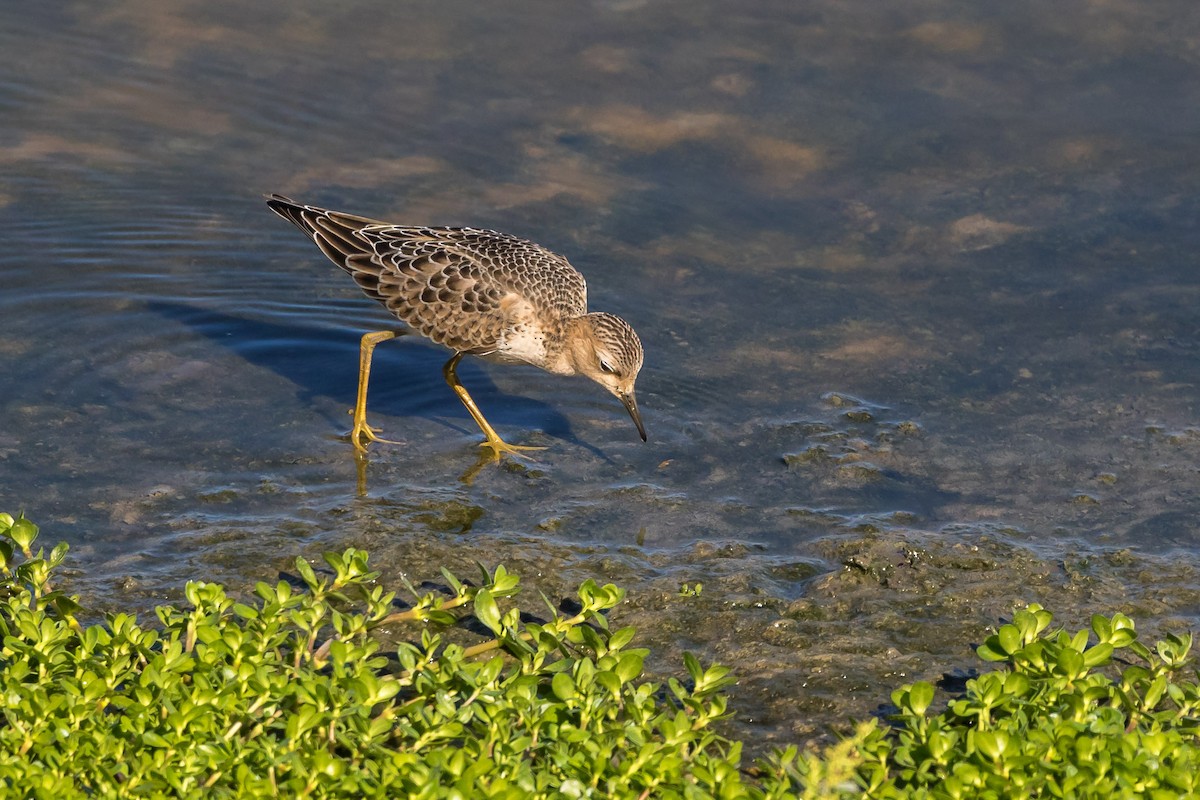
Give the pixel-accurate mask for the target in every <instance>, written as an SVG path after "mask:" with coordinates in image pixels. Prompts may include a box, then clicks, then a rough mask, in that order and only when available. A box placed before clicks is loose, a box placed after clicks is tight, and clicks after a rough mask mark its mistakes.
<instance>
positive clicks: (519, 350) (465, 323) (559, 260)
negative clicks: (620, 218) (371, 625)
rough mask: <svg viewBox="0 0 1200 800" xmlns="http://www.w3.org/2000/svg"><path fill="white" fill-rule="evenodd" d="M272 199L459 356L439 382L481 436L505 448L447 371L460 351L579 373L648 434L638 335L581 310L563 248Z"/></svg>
mask: <svg viewBox="0 0 1200 800" xmlns="http://www.w3.org/2000/svg"><path fill="white" fill-rule="evenodd" d="M267 205H268V206H270V208H271V210H273V211H274V212H275V213H277V214H279V215H280V216H281V217H284V218H285V219H287V220H289V221H291V222H292V223H294V224H295V225H296V226H297V227H298V228H300V229H301V230H302V231H304V232H305V233H306V234H308V235H309V236H311V237H312V239H313V241H314V242H316V244H317V246H318V247H319V248H320V249H321V252H323V253H324V254H325V255H326V256H327V257H328V258H329V259H330V260H331V261H333V262H334V263H335V264H337V265H338V266H339V267H341V268H342V269H344V270H345V271H346V272H348V273H349V274H350V275H351V277H353V278H354V280H355V282H356V283H357V284H358V285H359V287H361V288H362V290H363V292H364V293H366V295H367V296H368V297H372V298H374V299H376V300H378V301H379V302H381V303H383V305H384V306H386V307H387V309H388V310H389V311H390V312H392V314H394V315H395V316H396V317H397V318H398V319H400V320H402V321H403V322H404V323H406V324H407V325H408V326H409V328H411V329H412V330H413V331H415V332H417V333H419V334H421V335H422V336H425V337H427V338H429V339H431V340H433V341H434V342H437V343H438V344H442V345H445V346H446V347H449V348H450V349H452V350H453V351H454V352H455V357H454V358H453V359H451V362H449V363H447V365H446V380H447V381H448V382H449V383H450V385H451V386H452V387H453V388H454V389H455V391H456V392H457V393H458V394H459V397H460V399H462V400H463V402H464V404H466V405H467V408H468V410H469V411H471V414H472V416H474V417H475V419H476V422H478V423H479V424H480V427H481V428H482V429H483V431H484V433H485V434H486V435H487V437H488V442H485V444H489V443H491V445H490V446H493V448H494V449H498V448H496V444H495V443H498V444H499V445H504V443H503V442H502V441H500V440H499V437H498V436H495V434H494V431H492V430H491V428H490V426H489V425H487V423H486V421H485V420H483V418H482V415H481V414H479V412H478V409H477V408H475V407H474V402H473V401H471V400H470V396H469V395H467V394H466V390H465V389H462V387H461V384H459V383H458V381H457V377H455V375H454V368H455V366H456V365H457V363H458V359H459V358H461V357H462V355H465V354H470V355H477V356H482V357H484V358H488V359H491V360H495V361H500V362H504V363H527V364H532V365H534V366H537V367H541V368H542V369H545V370H547V371H549V372H553V373H556V374H560V375H575V374H582V375H586V376H587V377H589V378H591V379H592V380H595V381H596V382H597V383H600V384H601V385H603V386H604V387H605V388H606V389H608V390H609V391H610V392H612V393H613V394H614V395H616V396H617V397H618V398H620V399H621V401H622V403H624V404H625V406H626V408H627V409H628V410H629V413H630V415H631V416H632V417H633V419H634V422H635V423H636V424H637V426H638V431H639V433H640V434H641V435H642V438H643V439H645V438H646V437H645V431H644V429H643V428H642V424H641V417H640V415H639V414H638V411H637V404H636V401H635V400H634V395H633V387H634V381H635V380H636V378H637V374H638V371H639V370H640V369H641V366H642V345H641V342H640V341H639V339H638V337H637V334H636V333H635V332H634V330H633V328H632V327H630V326H629V324H628V323H626V322H625V321H624V320H622V319H620V318H619V317H615V316H613V315H611V314H604V313H601V312H593V313H588V311H587V284H586V283H585V282H584V279H583V276H582V275H580V274H579V272H578V271H576V269H575V268H574V267H572V266H571V264H570V263H569V262H568V261H567V260H566V259H565V258H563V257H562V256H560V255H558V254H557V253H553V252H551V251H550V250H547V249H546V248H544V247H542V246H541V245H538V244H534V243H533V242H530V241H526V240H524V239H520V238H518V237H516V236H510V235H509V234H506V233H499V232H497V231H490V230H481V229H477V228H435V227H412V226H404V225H394V224H390V223H386V222H381V221H379V220H374V219H369V218H367V217H361V216H357V215H354V214H346V213H343V212H340V211H330V210H328V209H323V208H318V207H316V206H309V205H303V204H301V203H296V202H293V201H292V200H289V199H288V198H286V197H282V196H280V195H271V196H270V198H269V199H268V201H267ZM369 337H373V338H371V341H370V342H369V343H368V338H369ZM383 338H386V337H383ZM378 341H382V338H381V335H380V334H368V337H364V340H363V362H362V367H361V371H360V390H359V391H360V400H359V406H358V407H357V408H356V414H355V431H354V433H353V434H352V435H353V437H354V441H355V446H356V447H357V448H359V449H360V450H362V449H363V447H365V445H362V446H360V443H359V434H360V432H361V434H362V436H363V438H366V439H367V440H368V441H372V440H375V439H376V438H377V437H374V436H373V433H372V430H371V429H370V428H369V426H367V425H366V422H365V403H366V400H365V392H366V387H365V382H366V379H367V373H368V372H369V369H370V367H369V364H370V352H371V349H372V348H373V347H374V346H375V344H376V343H378ZM493 439H495V442H494V443H493ZM504 447H505V448H509V449H511V446H508V445H504ZM498 451H499V450H498Z"/></svg>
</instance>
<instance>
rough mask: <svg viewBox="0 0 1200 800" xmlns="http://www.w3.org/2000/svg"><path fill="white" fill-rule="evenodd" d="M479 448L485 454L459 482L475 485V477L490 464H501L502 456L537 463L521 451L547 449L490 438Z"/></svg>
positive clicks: (480, 455) (480, 444) (480, 456)
mask: <svg viewBox="0 0 1200 800" xmlns="http://www.w3.org/2000/svg"><path fill="white" fill-rule="evenodd" d="M479 446H480V447H482V448H483V452H482V453H480V454H479V460H478V461H476V462H475V464H474V465H473V466H472V467H471V468H470V469H468V470H467V471H466V472H464V473H463V474H462V476H461V477H460V478H459V480H461V481H462V482H463V483H465V484H467V485H470V484H471V483H473V482H474V481H475V477H476V476H477V475H478V474H479V473H480V472H481V471H482V470H483V468H484V467H486V466H487V465H488V464H499V463H500V458H501V456H504V455H510V456H513V457H515V458H523V459H525V460H526V461H533V462H534V463H537V459H535V458H533V457H532V456H527V455H525V454H524V453H523V452H521V451H522V450H545V449H546V448H544V447H533V446H531V445H520V444H509V443H508V442H506V441H504V440H503V439H500V438H496V439H491V438H489V439H487V440H486V441H483V442H480V443H479Z"/></svg>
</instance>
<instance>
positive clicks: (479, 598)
mask: <svg viewBox="0 0 1200 800" xmlns="http://www.w3.org/2000/svg"><path fill="white" fill-rule="evenodd" d="M475 617H476V618H477V619H478V620H479V621H480V622H482V623H483V624H484V625H486V626H487V627H488V629H490V630H491V631H492V633H494V634H496V635H497V636H499V635H500V634H502V633H504V627H503V626H502V625H501V624H500V607H499V606H497V605H496V599H495V598H494V597H492V593H491V592H490V591H488V590H487V589H480V590H479V591H477V592H476V593H475Z"/></svg>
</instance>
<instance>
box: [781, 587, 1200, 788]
mask: <svg viewBox="0 0 1200 800" xmlns="http://www.w3.org/2000/svg"><path fill="white" fill-rule="evenodd" d="M1051 622H1052V617H1051V615H1050V613H1049V612H1048V611H1046V610H1045V609H1043V608H1042V607H1041V606H1039V605H1030V606H1027V607H1026V608H1024V609H1021V610H1019V611H1017V612H1016V613H1015V614H1014V615H1013V620H1012V622H1011V623H1009V624H1006V625H1003V626H1001V628H1000V629H999V630H998V631H997V632H996V633H995V634H994V635H992V636H989V637H988V638H987V641H985V642H984V644H983V645H981V646H980V647H979V648H978V653H979V655H980V657H981V658H983V659H984V660H986V661H991V662H997V663H999V664H1002V665H1003V666H1004V669H1002V670H998V671H995V672H988V673H985V674H982V675H980V676H978V677H976V678H974V679H972V680H969V681H967V684H966V691H965V692H964V693H963V694H962V695H961V696H958V697H953V698H951V699H950V700H949V702H948V705H947V707H946V709H945V710H944V711H943V712H941V713H939V714H935V715H931V714H930V708H931V707H932V705H933V703H934V700H935V696H936V693H935V691H934V687H933V686H931V685H930V684H928V683H923V682H922V683H915V684H912V685H910V686H904V687H902V688H900V689H898V690H896V691H895V692H893V693H892V702H893V703H894V704H895V706H896V708H897V709H898V713H897V714H896V715H895V717H894V721H895V722H896V728H895V729H894V730H891V731H885V730H882V729H880V728H878V727H876V726H870V727H868V728H865V729H863V728H860V730H859V732H858V734H857V736H856V738H855V739H854V745H855V749H856V751H857V752H858V753H859V754H860V756H861V757H862V763H861V764H860V765H859V766H858V768H857V771H856V786H855V787H854V789H853V790H848V791H845V792H842V793H841V794H843V796H855V795H858V794H860V793H861V794H862V795H865V796H867V797H880V798H890V797H936V798H978V797H996V798H1004V797H1072V798H1121V797H1129V798H1134V797H1150V798H1175V797H1192V796H1196V795H1197V794H1200V749H1198V747H1197V745H1198V744H1200V739H1198V732H1200V688H1198V686H1197V682H1196V672H1195V670H1194V669H1192V668H1190V666H1189V665H1190V661H1189V658H1188V653H1189V651H1190V649H1191V644H1192V639H1191V636H1190V635H1171V636H1168V637H1167V639H1165V640H1164V641H1161V642H1159V643H1158V644H1157V645H1156V646H1155V648H1154V649H1153V650H1151V649H1150V648H1147V647H1146V646H1145V645H1143V644H1141V643H1140V642H1138V641H1137V636H1136V633H1135V631H1134V624H1133V621H1132V620H1130V619H1129V618H1128V617H1126V616H1125V615H1123V614H1116V615H1114V616H1112V617H1103V616H1100V615H1096V616H1094V617H1093V618H1092V621H1091V629H1090V631H1089V630H1081V631H1077V632H1076V633H1074V634H1069V633H1067V632H1066V631H1064V630H1058V631H1053V632H1051V631H1050V629H1049V628H1050V624H1051ZM1116 658H1119V659H1120V660H1121V663H1122V664H1123V665H1124V668H1123V669H1121V670H1119V671H1117V670H1115V669H1107V670H1106V669H1104V668H1106V667H1110V665H1113V663H1114V660H1115V659H1116ZM796 772H797V782H799V783H805V782H809V781H811V778H812V776H814V775H816V774H818V773H817V772H816V771H815V770H814V769H813V767H812V766H811V765H809V764H806V763H804V762H801V763H799V768H798V769H797V771H796Z"/></svg>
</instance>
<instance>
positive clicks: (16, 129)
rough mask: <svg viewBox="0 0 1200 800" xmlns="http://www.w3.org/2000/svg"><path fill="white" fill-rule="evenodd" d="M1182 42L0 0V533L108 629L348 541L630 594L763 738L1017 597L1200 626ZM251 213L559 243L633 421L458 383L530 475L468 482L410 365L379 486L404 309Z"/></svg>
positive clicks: (1135, 6) (622, 8)
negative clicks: (61, 551)
mask: <svg viewBox="0 0 1200 800" xmlns="http://www.w3.org/2000/svg"><path fill="white" fill-rule="evenodd" d="M1198 43H1200V19H1198V18H1197V15H1196V14H1195V12H1194V9H1193V7H1192V4H1191V3H1190V2H1185V0H1162V2H1153V3H1123V2H1082V1H1081V2H1072V1H1071V0H1068V2H1065V3H1058V4H1053V5H1046V4H1037V3H1006V4H994V3H982V2H980V3H974V2H969V3H942V2H919V3H918V2H902V3H889V4H883V5H881V4H878V3H865V2H864V3H857V2H849V3H847V2H812V3H803V4H797V3H795V2H791V1H790V0H789V1H787V2H779V1H778V0H768V1H764V2H750V3H737V4H731V3H712V2H707V0H689V1H688V2H639V0H631V1H630V2H615V1H614V2H592V3H580V4H545V3H513V2H498V3H482V4H481V3H471V2H449V3H441V4H438V5H436V7H435V6H434V5H431V4H409V3H390V2H370V1H367V2H359V3H354V4H351V5H348V6H345V7H340V6H339V7H334V6H331V5H329V4H318V3H308V2H304V3H282V2H259V3H254V4H245V3H225V2H211V1H210V2H204V3H199V2H184V3H171V4H164V3H158V2H149V1H148V0H117V1H116V2H112V3H107V4H104V5H103V7H102V10H98V9H97V7H95V6H94V5H93V4H88V3H73V2H64V3H55V4H38V5H34V6H30V7H29V8H27V9H26V10H25V11H24V13H23V15H22V16H21V17H20V18H14V19H10V20H8V21H7V22H6V24H5V26H3V28H0V231H2V233H0V241H3V244H4V246H3V248H0V287H2V290H0V321H2V324H0V365H2V368H3V379H4V387H5V388H4V391H3V392H0V508H3V509H5V510H11V511H14V512H15V511H17V510H19V509H25V510H26V511H27V512H28V514H29V515H30V516H31V517H32V518H33V519H34V520H35V521H37V522H39V523H40V524H41V525H42V528H43V531H44V534H45V535H46V536H47V537H48V539H49V541H51V542H53V541H57V540H59V539H65V540H67V541H69V542H70V543H71V545H72V552H73V554H74V560H73V561H72V562H71V563H72V565H73V566H74V568H75V572H74V574H73V577H72V581H73V591H78V592H80V593H81V594H83V595H84V597H85V599H86V600H87V601H88V602H89V603H90V605H91V606H93V607H98V608H134V609H142V610H144V609H147V608H149V607H151V606H152V605H153V604H155V603H157V602H161V601H163V600H172V599H176V598H178V597H179V595H180V589H181V586H182V583H183V581H185V580H187V579H189V578H208V579H216V580H221V581H225V582H227V583H229V584H230V585H231V586H234V587H245V586H249V585H251V584H252V583H253V581H255V580H260V579H268V580H273V579H274V578H275V577H276V576H277V575H278V574H279V571H280V570H286V569H287V565H288V563H290V561H291V560H293V559H294V558H295V557H296V556H297V555H305V556H309V557H312V556H314V555H316V554H318V553H319V552H320V551H321V550H323V549H333V548H343V547H347V546H359V547H366V548H369V549H370V550H371V551H372V553H373V560H374V562H375V563H376V564H377V565H378V566H379V567H380V569H381V570H383V572H384V579H385V580H388V579H395V578H397V577H398V576H399V575H401V574H403V575H408V576H410V577H414V578H425V577H429V576H436V574H437V568H438V567H439V566H440V565H443V564H446V565H449V566H451V567H453V568H454V569H456V570H462V571H464V572H466V571H469V570H470V569H471V567H470V565H471V564H472V562H473V561H474V560H479V561H481V562H483V563H485V564H487V565H494V564H496V563H501V562H503V563H505V564H506V565H507V566H509V567H510V568H512V569H515V570H516V571H518V572H520V573H521V574H522V575H523V576H524V577H525V579H526V581H527V583H529V584H530V585H531V588H536V589H540V590H542V591H545V592H546V593H547V594H548V595H549V596H552V597H553V596H555V595H565V594H568V593H569V592H570V590H571V589H572V588H573V586H575V585H577V584H578V583H579V582H580V581H581V580H583V579H585V578H588V577H595V578H597V579H601V580H612V581H616V582H618V583H620V584H621V585H623V586H625V587H627V588H628V589H629V590H630V591H629V600H628V603H627V604H626V606H625V607H624V609H623V610H622V611H621V612H619V613H621V614H623V615H624V618H625V620H626V621H630V622H632V623H633V624H635V625H638V626H639V628H641V629H642V630H643V631H644V635H645V641H646V642H647V643H649V644H651V645H653V646H654V647H655V648H656V652H657V653H658V654H660V655H661V656H662V658H661V659H659V661H658V662H657V663H656V667H655V668H656V669H662V670H674V669H675V668H676V665H677V664H678V651H680V650H684V649H690V650H694V651H698V652H700V653H701V654H702V655H703V656H704V657H705V658H709V659H720V660H723V661H725V662H727V663H730V664H732V665H734V666H735V668H736V669H737V670H738V674H739V675H740V676H741V679H742V680H741V683H740V684H739V686H738V688H737V690H736V693H735V698H734V700H735V707H736V708H737V709H738V712H739V714H738V717H737V722H738V723H739V724H741V725H743V726H745V728H746V730H747V731H749V732H751V733H752V734H753V735H755V736H757V737H758V740H759V741H763V742H767V741H773V740H783V739H788V738H791V737H794V735H796V734H800V735H806V734H808V733H811V732H813V731H820V730H823V729H824V727H825V726H826V725H827V724H828V723H829V721H830V720H831V719H833V718H835V717H836V715H837V714H839V713H843V712H851V713H859V714H862V713H868V712H869V711H871V710H872V709H873V708H874V707H875V706H876V705H877V704H878V703H879V702H881V701H883V700H885V699H886V697H887V693H888V691H889V690H890V688H891V687H892V686H894V685H896V684H897V683H899V682H901V681H903V680H909V679H913V678H917V677H923V678H932V679H936V678H937V677H938V676H939V675H941V674H942V673H943V672H947V671H954V670H956V669H966V668H969V667H971V666H973V665H974V663H975V662H974V659H973V655H972V653H971V652H970V648H969V647H968V646H967V643H969V642H971V641H978V639H979V638H980V637H981V636H983V635H984V634H985V632H986V630H987V628H988V626H989V625H994V624H995V622H996V621H997V620H998V619H1000V618H1001V617H1003V616H1004V615H1005V614H1007V613H1009V611H1010V610H1011V608H1012V607H1013V605H1014V604H1016V603H1018V602H1022V601H1032V600H1037V601H1040V602H1043V603H1045V604H1047V605H1049V606H1051V607H1053V608H1056V609H1059V610H1061V612H1062V613H1063V615H1064V621H1069V622H1078V620H1079V619H1080V618H1081V617H1079V616H1078V615H1082V614H1084V613H1090V612H1091V611H1104V612H1107V613H1111V612H1113V611H1117V610H1122V611H1126V612H1129V613H1133V614H1135V615H1137V616H1138V618H1139V619H1140V620H1141V621H1142V622H1143V624H1144V625H1145V626H1148V627H1149V628H1151V629H1156V628H1158V627H1179V626H1188V625H1193V624H1194V623H1195V621H1196V619H1197V615H1198V614H1200V573H1198V572H1197V568H1198V567H1200V525H1198V523H1197V519H1198V512H1200V474H1198V472H1200V419H1198V416H1197V397H1198V391H1197V385H1198V381H1200V360H1198V358H1197V356H1198V355H1200V315H1198V314H1197V308H1198V301H1200V269H1198V268H1197V263H1196V260H1197V256H1196V253H1197V251H1198V250H1200V222H1198V220H1200V191H1198V190H1200V180H1198V178H1200V157H1198V153H1200V150H1198V149H1197V141H1200V139H1198V138H1197V136H1198V134H1200V44H1198ZM273 191H275V192H282V193H285V194H288V195H291V196H293V197H296V198H298V199H301V200H304V201H306V202H311V203H316V204H321V205H325V206H330V207H334V208H340V209H344V210H347V211H352V212H357V213H361V214H365V215H368V216H372V217H377V218H384V219H393V220H396V221H400V222H405V223H413V224H442V225H460V224H461V225H474V226H480V227H491V228H497V229H501V230H505V231H509V232H512V233H515V234H518V235H521V236H524V237H526V238H530V239H533V240H535V241H538V242H541V243H543V244H545V245H546V246H548V247H550V248H552V249H554V250H556V251H558V252H560V253H563V254H564V255H566V256H567V257H568V258H569V259H571V261H572V263H574V264H575V266H577V267H578V268H579V269H580V270H581V271H582V272H583V273H584V274H585V275H586V276H587V278H588V281H589V295H590V301H591V306H592V307H593V308H594V309H597V310H605V311H611V312H613V313H617V314H620V315H621V316H623V317H625V318H626V319H628V320H630V321H631V322H632V324H633V325H634V326H635V327H636V328H637V330H638V332H639V333H640V335H641V338H642V340H643V342H644V344H645V347H646V351H647V358H646V366H645V368H644V369H643V371H642V373H641V377H640V379H639V385H638V396H639V401H640V404H641V407H642V410H643V414H644V417H645V420H646V426H647V428H648V430H649V433H650V441H649V443H647V444H642V443H641V442H640V441H639V440H638V438H637V434H636V431H635V430H634V428H633V426H632V424H631V423H630V421H629V419H628V417H627V416H626V415H625V412H624V411H623V410H622V409H621V407H620V406H619V404H617V403H616V401H615V400H613V398H611V397H610V396H608V395H607V394H605V393H604V392H603V391H602V390H601V389H599V388H598V387H596V386H594V385H592V384H590V383H589V382H587V381H584V380H580V379H563V378H557V377H554V376H550V375H546V374H543V373H541V372H539V371H537V370H535V369H532V368H516V367H497V366H492V365H484V364H481V363H479V362H474V363H472V362H469V361H468V362H467V363H466V364H464V366H463V367H462V368H461V370H460V375H461V377H462V378H463V380H464V382H465V383H466V385H467V386H468V387H469V388H470V389H471V390H472V392H473V393H474V395H475V397H476V399H477V400H478V401H479V403H480V405H481V406H482V407H483V409H484V411H485V413H486V414H487V415H488V417H489V418H490V419H491V421H492V422H493V424H495V425H496V426H497V427H498V428H499V429H500V431H501V433H502V434H503V435H505V436H506V437H507V438H509V439H510V440H511V441H514V442H515V443H524V444H536V445H543V446H546V447H547V448H548V449H546V450H545V451H542V452H541V453H540V454H538V460H537V463H534V464H525V463H521V464H516V463H508V464H504V465H502V466H500V467H491V466H487V467H484V468H483V469H481V470H480V471H479V472H478V474H477V475H476V476H475V478H474V480H473V482H467V481H463V480H460V477H461V476H463V475H464V473H467V472H469V471H470V470H471V468H472V467H473V465H474V464H475V461H476V455H477V449H478V448H477V447H476V443H477V442H478V440H479V438H480V437H479V432H478V431H477V430H476V429H475V427H474V424H473V423H472V422H471V420H470V418H469V417H468V416H467V414H466V412H465V410H464V409H462V408H461V407H460V406H459V404H458V403H457V401H456V400H455V398H454V397H453V395H452V394H451V393H450V391H449V389H448V388H447V387H446V386H445V384H444V382H443V380H442V375H441V369H440V368H441V365H442V363H443V362H444V361H445V358H446V356H447V354H446V353H445V352H444V351H441V350H439V349H438V348H435V347H433V346H430V345H427V344H421V343H419V342H417V341H412V340H408V339H403V340H400V341H398V342H394V343H392V342H389V343H387V344H385V345H382V346H381V347H380V349H379V350H378V351H377V352H378V355H377V358H376V367H375V372H374V381H373V383H372V394H371V403H370V413H371V418H372V421H373V422H374V423H375V424H377V425H381V426H382V427H383V428H384V430H385V435H386V436H389V437H393V438H397V439H400V440H401V441H402V442H403V444H402V445H399V446H394V445H383V446H380V445H376V446H373V447H372V451H371V456H370V461H369V463H368V464H367V465H366V469H365V473H362V474H360V472H359V470H358V469H357V465H356V462H355V459H354V458H353V454H352V451H351V448H350V446H349V444H348V443H347V442H346V441H345V440H343V439H340V438H339V436H340V435H341V434H342V433H344V432H345V430H346V429H347V428H348V427H349V417H348V416H347V414H346V411H347V409H348V408H349V407H350V405H352V403H353V399H354V391H355V382H356V370H357V358H358V355H357V349H358V338H359V336H360V335H361V334H362V333H363V332H364V331H367V330H374V329H379V328H386V327H389V326H390V325H391V318H390V317H389V316H388V315H387V314H386V312H385V311H384V310H383V309H382V308H381V307H379V306H378V305H377V304H375V303H373V302H372V301H369V300H367V299H365V298H363V297H362V296H361V294H359V292H358V291H357V289H356V288H355V287H354V285H353V283H352V281H350V280H349V279H348V278H347V276H346V275H344V274H343V273H341V272H340V271H339V270H338V269H336V268H335V267H334V266H333V265H332V264H330V263H328V262H327V261H325V260H324V258H323V257H322V256H321V255H320V253H319V252H318V251H317V250H316V248H314V247H313V246H312V244H311V243H310V242H307V241H305V239H304V237H302V236H300V235H299V234H298V232H297V231H296V230H294V229H293V228H291V226H289V225H287V224H286V223H285V222H283V221H282V220H280V219H278V218H276V217H275V216H274V215H272V214H271V213H269V211H268V210H267V208H266V206H265V205H264V203H263V198H262V195H264V194H266V193H268V192H273ZM360 488H365V492H361V493H360ZM684 582H687V583H693V584H694V583H695V582H702V583H703V584H704V590H703V593H702V594H701V596H700V597H699V598H687V597H680V596H679V595H678V589H679V586H680V584H681V583H684ZM535 596H536V595H535ZM1073 614H1074V615H1076V616H1075V617H1073V616H1072V615H1073Z"/></svg>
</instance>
